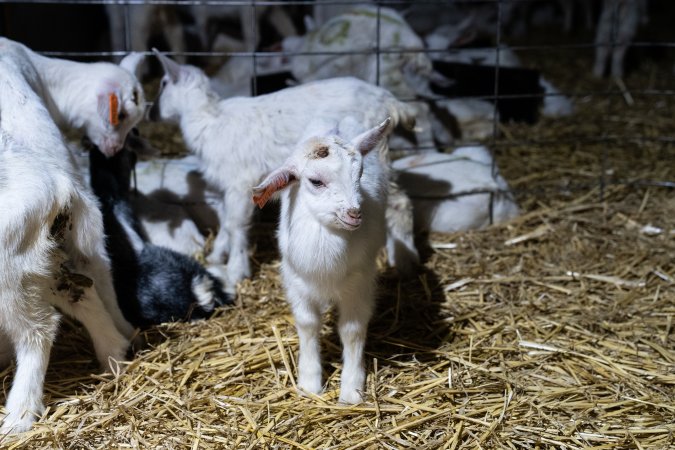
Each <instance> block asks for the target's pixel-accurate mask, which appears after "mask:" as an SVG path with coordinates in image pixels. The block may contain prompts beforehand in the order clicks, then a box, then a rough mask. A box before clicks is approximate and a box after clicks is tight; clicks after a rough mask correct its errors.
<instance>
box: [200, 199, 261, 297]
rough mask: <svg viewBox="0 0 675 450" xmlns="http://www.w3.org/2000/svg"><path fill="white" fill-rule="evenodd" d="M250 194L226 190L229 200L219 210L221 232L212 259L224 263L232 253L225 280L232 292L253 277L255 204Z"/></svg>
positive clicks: (228, 260) (228, 261)
mask: <svg viewBox="0 0 675 450" xmlns="http://www.w3.org/2000/svg"><path fill="white" fill-rule="evenodd" d="M249 197H250V195H249V193H248V192H246V191H240V190H236V189H228V190H227V191H226V192H225V201H224V202H223V207H222V208H221V210H220V211H219V219H220V231H219V233H218V236H216V240H215V242H214V244H213V251H212V252H211V255H210V256H209V258H208V261H209V263H220V262H222V258H223V255H224V254H225V253H229V254H228V259H227V270H226V276H225V280H224V281H225V289H226V291H227V292H228V293H231V294H234V293H236V290H237V283H238V282H239V281H241V280H243V279H244V278H248V277H250V276H251V266H250V263H249V260H248V229H249V227H250V226H251V219H252V218H253V211H254V206H255V205H254V204H253V203H252V202H251V200H250V198H249Z"/></svg>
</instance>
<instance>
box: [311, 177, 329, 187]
mask: <svg viewBox="0 0 675 450" xmlns="http://www.w3.org/2000/svg"><path fill="white" fill-rule="evenodd" d="M309 182H310V183H312V186H314V187H317V188H320V187H324V186H325V184H324V182H323V181H321V180H315V179H313V178H310V179H309Z"/></svg>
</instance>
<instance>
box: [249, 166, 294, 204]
mask: <svg viewBox="0 0 675 450" xmlns="http://www.w3.org/2000/svg"><path fill="white" fill-rule="evenodd" d="M292 179H293V176H292V175H291V174H289V173H288V172H281V173H278V174H276V175H275V176H274V177H272V179H270V180H269V182H268V183H266V184H264V185H260V186H258V187H256V188H254V189H253V203H255V204H256V205H258V208H261V209H262V207H263V206H265V204H266V203H267V201H268V200H269V199H270V198H271V197H272V195H274V193H275V192H276V191H278V190H280V189H283V188H285V187H286V186H287V185H288V183H289V182H290V181H291V180H292Z"/></svg>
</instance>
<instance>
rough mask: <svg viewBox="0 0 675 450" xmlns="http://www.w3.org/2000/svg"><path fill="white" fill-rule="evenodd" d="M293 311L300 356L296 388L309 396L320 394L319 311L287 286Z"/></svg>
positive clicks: (317, 307) (298, 292)
mask: <svg viewBox="0 0 675 450" xmlns="http://www.w3.org/2000/svg"><path fill="white" fill-rule="evenodd" d="M286 295H287V296H288V301H289V302H290V304H291V309H292V310H293V318H294V319H295V328H296V330H297V332H298V341H299V344H300V355H299V357H298V388H299V389H300V391H301V393H302V392H303V391H304V392H306V393H311V394H320V393H321V391H322V390H323V383H322V382H321V342H320V340H319V334H320V332H321V310H320V308H319V306H318V304H317V303H315V302H313V301H312V300H311V299H310V298H309V297H308V296H305V295H304V294H303V293H302V291H301V289H297V288H295V287H293V286H289V287H288V288H287V290H286Z"/></svg>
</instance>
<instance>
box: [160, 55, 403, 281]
mask: <svg viewBox="0 0 675 450" xmlns="http://www.w3.org/2000/svg"><path fill="white" fill-rule="evenodd" d="M157 56H158V58H159V59H160V61H161V62H162V65H163V66H164V70H165V72H166V74H165V76H164V78H163V79H162V88H161V91H160V94H159V98H158V99H157V100H156V101H155V105H154V106H153V110H152V111H151V116H152V117H153V118H162V119H164V120H173V121H176V122H178V123H179V124H180V128H181V131H182V133H183V138H184V139H185V142H186V144H187V146H188V147H189V148H190V150H192V151H193V152H194V153H196V154H197V155H198V156H199V157H200V158H201V159H202V160H203V169H204V178H205V179H206V181H207V182H209V183H211V184H212V185H213V186H217V187H218V188H220V189H222V190H223V191H224V202H223V203H222V206H223V209H222V210H220V211H219V212H218V215H219V219H220V226H221V230H220V232H219V233H218V236H217V237H216V240H215V242H214V249H213V252H212V253H211V255H210V256H209V262H211V263H220V262H222V260H223V258H224V257H225V256H226V255H228V258H229V259H228V263H227V279H226V284H227V287H228V289H229V290H230V292H232V291H233V290H234V288H235V285H236V283H237V282H238V281H240V280H241V279H243V278H246V277H249V276H250V274H251V269H250V265H249V260H248V253H247V249H248V237H247V230H248V228H249V226H250V223H251V219H252V216H253V211H254V208H253V205H251V203H250V202H249V201H248V200H247V199H248V196H249V187H250V186H254V185H256V184H257V183H259V182H260V180H261V179H262V178H263V177H264V176H265V174H266V173H269V171H270V170H272V169H273V168H274V167H278V166H279V165H280V164H281V163H282V162H283V161H284V160H285V159H286V158H287V157H288V156H289V155H290V154H291V152H292V150H293V148H294V147H295V146H296V145H297V143H298V141H299V139H300V138H301V137H302V136H303V132H304V130H305V128H306V125H307V124H309V123H310V122H311V121H312V120H313V119H316V118H324V119H327V120H333V121H336V120H340V118H341V117H344V116H348V115H351V116H354V118H355V120H356V121H358V123H359V124H360V125H361V126H363V127H364V128H368V127H371V126H373V125H375V124H377V123H380V122H381V121H382V120H383V119H384V117H385V116H391V118H392V119H391V120H392V125H396V124H398V123H399V122H403V123H404V124H408V125H410V124H411V123H412V122H414V112H413V110H412V108H410V107H409V106H408V105H406V104H404V103H401V102H399V101H398V100H396V98H395V97H394V96H393V95H392V94H390V93H389V92H388V91H386V90H384V89H382V88H379V87H377V86H373V85H371V84H368V83H366V82H363V81H360V80H358V79H355V78H335V79H331V80H323V81H317V82H313V83H307V84H304V85H301V86H297V87H293V88H287V89H283V90H281V91H278V92H275V93H273V94H268V95H262V96H259V97H255V98H245V97H236V98H231V99H227V100H220V99H219V98H218V97H217V95H216V94H215V93H214V92H213V91H212V90H211V88H210V84H209V79H208V77H207V76H206V75H205V74H204V73H203V72H202V71H201V70H199V69H197V68H196V67H192V66H181V65H178V64H176V63H175V62H174V61H172V60H170V59H168V58H166V57H165V56H164V55H161V54H159V53H158V54H157ZM410 241H411V242H410V245H408V246H407V247H408V248H411V249H413V250H414V244H412V235H410ZM411 253H412V252H411ZM414 256H416V251H415V255H414Z"/></svg>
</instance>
